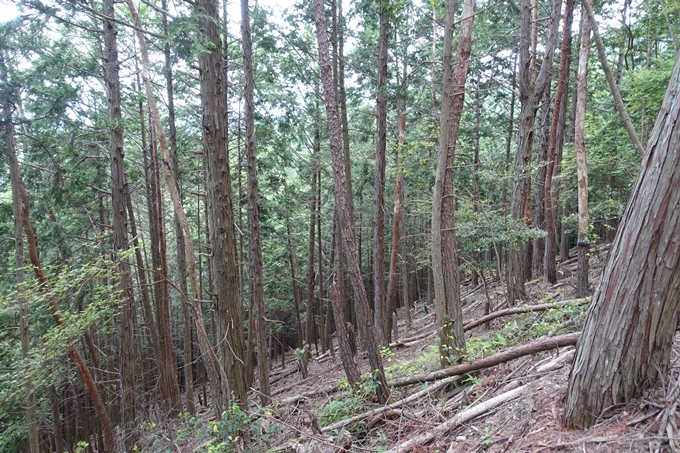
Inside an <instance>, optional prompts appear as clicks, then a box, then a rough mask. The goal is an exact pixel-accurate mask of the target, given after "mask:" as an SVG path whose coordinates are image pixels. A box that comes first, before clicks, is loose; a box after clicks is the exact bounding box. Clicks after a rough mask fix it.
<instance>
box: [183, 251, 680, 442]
mask: <svg viewBox="0 0 680 453" xmlns="http://www.w3.org/2000/svg"><path fill="white" fill-rule="evenodd" d="M607 251H608V246H600V247H598V248H597V251H595V252H594V253H593V256H592V257H591V265H592V266H591V275H590V278H591V281H592V282H593V283H594V284H597V282H598V281H599V277H600V272H601V269H602V264H603V263H604V260H605V259H606V254H607ZM575 274H576V263H575V262H573V261H572V260H569V261H567V262H566V263H565V264H562V265H558V276H559V280H558V282H557V284H555V285H549V284H546V283H544V282H543V281H542V280H535V281H533V282H531V283H530V284H529V285H527V288H528V291H529V295H530V299H531V300H530V301H529V302H528V303H527V304H525V306H524V308H526V309H530V308H531V307H532V306H534V307H535V308H537V309H539V310H540V311H531V312H525V313H518V314H514V315H508V316H502V317H499V318H496V319H495V320H492V321H490V322H489V323H488V325H479V326H475V327H473V328H471V329H466V330H467V331H468V335H467V341H468V345H469V346H468V351H469V354H470V355H472V356H473V358H474V359H480V358H481V357H482V356H483V357H484V358H485V360H486V359H493V358H494V357H499V360H503V358H502V356H504V355H507V354H506V353H507V352H512V351H515V350H518V351H519V350H521V349H523V348H524V347H525V345H526V344H531V345H535V344H540V343H545V341H546V337H554V338H555V340H557V339H559V338H562V339H564V341H565V342H567V343H571V344H572V345H569V346H565V347H559V348H553V347H550V346H548V347H544V348H543V349H544V350H543V351H541V352H537V353H529V354H527V353H524V355H521V356H519V357H518V358H515V359H513V360H507V359H505V360H503V361H502V362H501V363H499V364H497V365H495V366H486V367H483V368H482V369H481V370H480V371H478V372H473V373H471V374H467V375H462V376H461V375H454V376H447V377H440V378H439V379H434V378H433V379H432V381H431V382H427V383H420V384H415V385H408V386H407V385H403V383H404V382H406V381H407V380H408V377H413V376H414V375H415V376H424V375H426V374H427V373H428V372H431V371H434V370H436V369H437V364H438V357H437V353H436V350H437V349H436V344H435V340H436V337H435V333H436V331H435V327H434V326H435V324H434V313H433V310H432V308H431V307H428V306H427V304H425V302H424V301H422V302H420V303H418V304H416V307H415V309H414V312H413V313H412V325H411V328H410V329H409V330H408V331H406V330H405V328H406V324H405V316H404V313H403V312H401V310H400V313H399V315H400V316H399V327H400V337H399V338H400V340H399V341H397V342H395V343H393V344H392V347H391V352H385V351H383V355H384V356H385V368H386V370H387V372H388V378H390V385H391V386H392V396H391V400H390V402H389V403H388V405H387V406H379V405H377V404H372V403H370V402H367V399H366V398H365V397H352V395H351V394H350V393H349V392H348V391H346V390H344V389H346V387H347V386H346V384H345V385H344V386H343V382H344V383H346V379H345V376H344V372H343V369H342V365H341V362H340V360H339V358H336V359H332V358H331V356H330V355H329V354H324V355H321V356H316V355H315V357H314V360H313V361H312V362H311V363H310V364H309V365H308V369H309V377H308V378H306V379H303V378H302V376H301V374H300V373H298V372H291V370H293V369H295V367H296V365H295V364H294V363H293V361H294V358H293V356H292V355H291V357H289V358H287V363H286V368H282V367H281V364H280V363H278V364H277V365H276V366H274V368H273V370H272V375H271V377H272V379H271V381H272V395H273V401H274V403H273V406H272V407H273V408H272V409H271V410H270V411H269V410H268V411H266V412H265V416H264V419H265V423H264V424H263V430H271V428H272V426H277V427H278V428H277V430H276V431H278V432H277V434H275V435H274V436H272V437H271V438H270V440H269V442H268V444H267V446H266V447H263V448H264V449H263V450H262V451H268V452H306V453H312V452H324V453H330V452H341V451H352V452H369V451H370V452H377V451H389V452H395V453H396V452H403V453H406V452H413V453H426V452H447V453H453V452H459V453H463V452H481V451H489V452H551V451H560V452H612V451H631V452H638V451H650V452H665V451H677V450H676V444H674V443H673V441H672V440H670V441H669V439H673V438H677V436H678V422H677V417H678V413H677V406H678V403H679V402H680V381H679V379H680V365H678V360H679V359H680V343H678V340H680V337H678V338H676V342H675V343H676V344H675V347H674V350H673V360H672V363H673V367H672V370H671V375H670V376H668V377H667V378H665V379H663V381H662V382H661V383H659V384H658V385H657V386H655V387H654V388H652V389H651V390H649V391H647V392H646V393H645V394H644V396H643V397H642V398H639V399H637V400H634V401H633V402H632V403H630V404H629V405H627V406H626V407H615V408H611V410H610V411H609V412H608V413H607V418H605V419H603V420H601V421H600V422H599V423H598V424H596V425H595V426H594V427H593V428H591V429H588V430H584V431H572V430H566V429H565V428H563V427H562V423H561V418H562V416H563V411H564V397H565V392H566V387H567V381H568V375H569V370H570V365H571V360H572V358H573V354H574V346H573V343H575V338H576V336H577V335H578V334H577V333H575V334H568V332H578V330H579V328H580V324H581V323H582V322H583V319H584V316H585V312H586V310H587V307H588V305H587V303H585V302H587V299H586V300H575V301H574V302H573V303H567V304H559V303H556V304H555V305H556V306H557V307H558V308H552V309H549V310H545V305H546V304H545V303H546V301H547V302H549V303H555V302H559V301H561V300H565V301H568V300H573V296H572V294H573V292H574V290H575ZM486 289H487V291H486V292H485V291H484V287H483V286H482V287H477V288H472V287H471V285H468V286H464V287H463V291H462V294H463V295H464V296H465V298H464V301H465V304H464V315H465V321H466V322H467V323H468V324H467V325H468V326H471V323H469V321H470V320H473V319H474V320H477V319H480V318H481V317H482V316H483V306H484V303H485V302H486V298H487V294H488V297H489V298H491V300H492V306H494V307H496V306H497V305H499V304H500V302H502V301H503V300H504V295H503V286H502V285H499V284H498V282H496V283H489V284H488V286H487V288H486ZM503 308H504V307H502V306H500V307H498V310H497V313H501V312H502V311H503ZM521 308H522V307H519V308H518V309H514V310H512V311H521ZM505 311H506V312H507V311H509V310H505ZM475 324H477V323H475ZM474 345H477V346H474ZM469 362H472V360H468V361H467V363H469ZM482 362H483V361H479V363H482ZM474 363H478V362H474ZM357 364H358V366H359V369H360V371H361V372H362V373H367V372H368V363H367V359H366V357H365V354H364V355H361V354H360V355H359V356H358V357H357ZM457 368H458V367H457ZM431 374H432V373H430V375H431ZM341 389H343V390H341ZM251 397H252V398H253V401H256V399H257V394H256V393H255V392H253V391H251ZM675 442H676V443H677V440H676V441H675ZM208 443H209V440H200V439H190V440H187V441H186V442H185V443H183V444H181V445H180V444H175V449H176V451H181V452H191V451H195V450H196V449H202V448H205V447H206V445H207V444H208Z"/></svg>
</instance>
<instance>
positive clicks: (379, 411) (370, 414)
mask: <svg viewBox="0 0 680 453" xmlns="http://www.w3.org/2000/svg"><path fill="white" fill-rule="evenodd" d="M462 378H463V376H451V377H449V378H447V379H443V380H441V381H439V382H437V383H436V384H434V385H431V386H429V387H428V388H426V389H423V390H421V391H419V392H416V393H414V394H413V395H411V396H409V397H406V398H403V399H401V400H399V401H395V402H394V403H392V404H388V405H387V406H381V407H377V408H375V409H373V410H370V411H368V412H364V413H362V414H359V415H355V416H354V417H352V418H347V419H345V420H340V421H339V422H335V423H333V424H332V425H328V426H326V427H324V428H322V429H321V431H322V432H324V433H325V432H328V431H332V430H334V429H338V428H342V427H344V426H347V425H349V424H350V423H354V422H358V421H360V420H363V419H365V418H368V417H374V416H376V415H379V414H382V413H383V412H387V411H390V410H392V409H396V408H398V407H400V406H403V405H404V404H408V403H410V402H412V401H415V400H417V399H420V398H422V397H423V396H425V395H427V394H428V393H430V392H434V391H435V390H439V389H440V388H442V387H445V386H446V385H448V384H450V383H452V382H456V381H459V380H460V379H462Z"/></svg>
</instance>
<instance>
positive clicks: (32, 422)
mask: <svg viewBox="0 0 680 453" xmlns="http://www.w3.org/2000/svg"><path fill="white" fill-rule="evenodd" d="M0 70H2V72H3V73H4V74H6V73H7V68H6V66H5V62H4V58H3V55H2V53H0ZM0 75H2V74H0ZM2 82H3V84H7V80H2ZM2 94H3V96H2V102H1V104H2V115H3V118H2V120H3V121H2V122H3V124H4V127H3V128H2V130H0V134H2V138H3V145H4V146H3V147H4V152H3V153H2V154H3V155H4V156H5V157H6V158H7V159H8V160H9V170H10V180H11V184H12V215H13V216H14V264H15V268H16V270H15V272H16V284H17V302H18V303H19V316H20V322H19V331H20V337H21V354H22V357H23V358H24V359H25V360H27V359H28V358H29V355H30V352H31V336H30V331H29V328H28V302H27V301H26V298H25V297H24V295H23V292H22V286H23V284H24V282H25V280H26V278H25V275H24V230H23V227H22V225H21V211H22V208H25V209H28V206H25V207H23V206H22V200H21V196H20V194H19V184H20V183H21V182H20V178H21V172H20V170H19V161H18V160H17V156H16V141H15V134H14V124H13V123H12V106H11V105H10V102H9V100H8V97H9V96H8V93H2ZM24 389H25V390H26V418H27V420H28V448H29V452H30V453H39V451H40V450H39V440H40V439H39V437H38V411H37V406H36V400H35V392H34V386H33V378H32V377H31V374H30V373H28V374H27V375H26V376H25V377H24ZM60 441H61V439H59V440H58V442H60ZM61 451H63V450H61Z"/></svg>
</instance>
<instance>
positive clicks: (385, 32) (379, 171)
mask: <svg viewBox="0 0 680 453" xmlns="http://www.w3.org/2000/svg"><path fill="white" fill-rule="evenodd" d="M388 8H389V0H381V1H380V5H379V6H378V9H379V11H380V13H379V16H380V32H379V36H378V86H377V92H378V96H377V102H376V109H375V110H376V123H377V127H376V138H375V193H374V196H373V300H374V316H375V321H374V323H375V334H376V340H377V341H378V343H379V344H381V345H384V346H387V344H388V341H387V337H388V336H389V331H388V330H387V327H388V322H387V319H388V317H389V316H390V313H389V312H388V310H387V307H386V304H385V166H386V161H385V154H386V151H387V92H386V91H387V53H388V45H389V17H388V13H389V11H388Z"/></svg>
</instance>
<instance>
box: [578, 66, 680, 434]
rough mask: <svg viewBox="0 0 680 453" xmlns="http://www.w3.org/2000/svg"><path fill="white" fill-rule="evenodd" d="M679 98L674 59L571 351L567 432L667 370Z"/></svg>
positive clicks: (679, 263)
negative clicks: (627, 198) (634, 179)
mask: <svg viewBox="0 0 680 453" xmlns="http://www.w3.org/2000/svg"><path fill="white" fill-rule="evenodd" d="M679 96H680V60H678V61H677V62H676V64H675V68H674V69H673V75H672V76H671V80H670V82H669V85H668V90H667V91H666V97H665V99H664V101H663V104H662V106H661V110H660V112H659V116H658V117H657V120H656V125H655V126H654V130H653V133H652V135H651V137H650V140H649V146H648V149H647V153H646V155H645V158H644V159H643V161H642V166H641V170H640V174H639V176H638V179H637V182H636V184H635V188H634V190H633V193H632V195H631V199H630V201H629V202H628V206H627V207H626V210H625V213H624V215H623V217H622V220H621V225H620V227H619V231H618V233H617V235H616V239H615V240H614V243H613V244H612V248H611V251H610V252H609V258H608V260H607V263H606V265H605V267H604V270H603V272H602V279H601V283H600V285H599V286H598V288H597V289H596V291H595V295H594V296H593V302H592V304H591V307H590V310H589V311H588V317H587V318H586V322H585V325H584V327H583V333H582V336H581V339H580V341H579V342H578V345H577V348H576V357H575V359H574V367H573V369H572V371H571V374H570V377H569V389H568V392H567V400H566V411H565V425H566V426H567V427H570V428H588V427H589V426H591V425H592V424H593V423H595V421H596V420H598V418H599V417H600V416H601V415H602V413H603V412H604V411H605V410H606V409H607V408H609V407H612V406H614V405H618V404H620V403H625V402H627V401H629V400H630V399H631V398H634V397H636V396H638V395H640V394H641V393H642V391H643V390H644V389H645V388H647V387H649V386H650V385H652V384H653V383H654V381H655V380H656V378H657V377H658V374H659V373H665V372H666V371H667V370H668V366H669V360H670V353H671V347H672V345H673V340H674V337H675V331H676V325H677V320H678V310H679V308H680V253H679V251H678V247H679V242H678V230H679V229H680V216H678V213H679V212H680V154H678V152H677V150H678V148H679V147H680V126H679V123H678V119H679V118H680V102H678V98H679Z"/></svg>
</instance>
